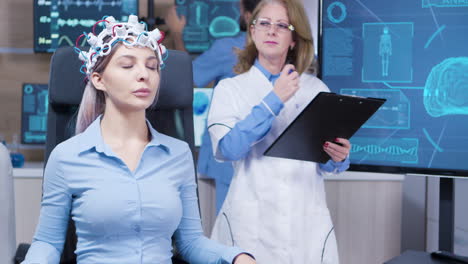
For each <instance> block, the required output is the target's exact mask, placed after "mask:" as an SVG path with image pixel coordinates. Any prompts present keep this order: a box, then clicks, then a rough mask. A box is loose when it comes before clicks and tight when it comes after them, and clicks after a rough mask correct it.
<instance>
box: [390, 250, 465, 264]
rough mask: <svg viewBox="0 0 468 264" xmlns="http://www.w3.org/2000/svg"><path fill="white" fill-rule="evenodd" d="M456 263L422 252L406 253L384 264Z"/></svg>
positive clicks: (411, 251) (410, 251)
mask: <svg viewBox="0 0 468 264" xmlns="http://www.w3.org/2000/svg"><path fill="white" fill-rule="evenodd" d="M456 263H457V262H455V261H449V260H442V259H435V258H432V257H431V253H427V252H422V251H413V250H408V251H405V252H404V253H403V254H401V255H400V256H398V257H396V258H393V259H391V260H389V261H387V262H385V263H384V264H456Z"/></svg>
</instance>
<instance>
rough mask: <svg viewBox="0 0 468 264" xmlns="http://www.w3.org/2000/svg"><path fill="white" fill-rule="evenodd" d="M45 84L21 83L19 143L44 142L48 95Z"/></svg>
mask: <svg viewBox="0 0 468 264" xmlns="http://www.w3.org/2000/svg"><path fill="white" fill-rule="evenodd" d="M47 87H48V86H47V84H32V83H25V84H23V92H22V109H21V143H23V144H45V141H46V132H47V112H48V107H49V97H48V89H47Z"/></svg>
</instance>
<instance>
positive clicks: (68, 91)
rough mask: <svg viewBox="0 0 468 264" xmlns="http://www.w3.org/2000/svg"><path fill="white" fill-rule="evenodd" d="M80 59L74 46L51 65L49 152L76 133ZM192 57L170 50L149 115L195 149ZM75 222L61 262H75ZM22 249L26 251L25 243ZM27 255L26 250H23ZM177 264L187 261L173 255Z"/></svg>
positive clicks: (81, 85) (162, 129) (57, 54)
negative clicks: (154, 104) (156, 99)
mask: <svg viewBox="0 0 468 264" xmlns="http://www.w3.org/2000/svg"><path fill="white" fill-rule="evenodd" d="M80 66H81V61H79V59H78V56H77V54H76V53H75V52H74V50H73V48H72V47H63V48H59V49H57V50H56V51H55V53H54V55H53V56H52V60H51V64H50V79H49V113H48V115H47V118H48V120H47V140H46V155H45V160H47V159H48V157H49V154H50V152H51V151H52V149H53V148H54V147H55V146H56V145H57V144H59V143H60V142H62V141H64V140H66V139H68V138H70V137H71V136H73V135H74V131H75V123H76V113H77V109H78V105H79V104H80V101H81V97H82V94H83V90H84V87H85V82H84V75H83V74H81V73H80V72H79V68H80ZM192 84H193V79H192V60H191V58H190V56H189V55H188V54H187V53H185V52H181V51H174V50H169V56H168V58H167V60H166V61H165V66H164V68H163V70H162V71H161V85H160V90H159V99H158V102H157V104H156V107H155V108H154V109H150V110H148V111H147V118H148V120H149V121H150V122H151V124H152V125H153V126H154V127H155V128H156V129H157V130H158V131H159V132H161V133H163V134H166V135H169V136H172V137H175V138H179V139H181V140H184V141H186V142H187V143H188V144H189V146H190V149H191V150H192V153H193V151H194V134H193V107H192V100H193V86H192ZM76 242H77V238H76V234H75V225H74V222H73V220H72V219H71V218H70V222H69V225H68V230H67V238H66V241H65V245H64V248H63V252H62V258H61V261H60V263H61V264H74V263H76V255H75V253H74V251H75V249H76ZM22 247H23V249H22V251H23V252H24V251H27V248H25V247H26V246H25V245H22ZM23 254H24V253H23ZM173 263H174V264H176V263H177V264H182V263H186V262H183V261H181V260H179V259H177V258H173Z"/></svg>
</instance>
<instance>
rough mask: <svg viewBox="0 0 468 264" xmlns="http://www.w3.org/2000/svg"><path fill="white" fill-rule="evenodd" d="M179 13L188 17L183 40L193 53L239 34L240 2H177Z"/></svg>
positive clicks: (228, 0)
mask: <svg viewBox="0 0 468 264" xmlns="http://www.w3.org/2000/svg"><path fill="white" fill-rule="evenodd" d="M176 4H177V13H178V14H179V15H183V16H185V17H186V20H187V24H186V25H185V28H184V32H183V38H184V43H185V48H186V49H187V51H189V52H192V53H201V52H203V51H205V50H207V49H208V48H209V47H210V46H211V43H212V42H213V41H214V40H215V39H217V38H222V37H234V36H236V35H237V34H239V17H240V11H239V1H238V0H234V1H231V0H227V1H225V0H223V1H216V0H215V1H208V0H177V1H176Z"/></svg>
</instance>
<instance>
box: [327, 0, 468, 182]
mask: <svg viewBox="0 0 468 264" xmlns="http://www.w3.org/2000/svg"><path fill="white" fill-rule="evenodd" d="M467 21H468V3H467V2H466V1H445V0H415V1H405V0H395V1H375V0H346V1H344V0H343V1H336V0H322V1H321V19H320V23H321V26H320V29H321V41H320V44H321V45H320V49H319V51H320V54H319V57H320V66H321V75H320V77H321V78H322V80H323V81H324V82H325V83H326V84H327V85H328V87H330V89H331V90H332V91H333V92H336V93H341V94H351V95H356V96H366V97H380V98H386V99H387V102H386V103H385V104H384V105H383V107H381V109H380V110H379V111H378V112H377V113H376V114H375V115H374V116H373V118H371V119H370V120H369V121H368V122H367V123H366V124H365V125H364V127H363V128H362V129H361V130H360V131H359V132H358V133H357V134H356V135H355V136H354V137H352V139H351V143H352V144H353V146H352V149H351V161H352V164H353V166H352V168H353V169H357V170H372V171H387V172H401V173H429V174H436V175H459V176H468V162H466V160H467V159H468V33H467V32H468V23H467ZM350 114H352V113H350Z"/></svg>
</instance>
